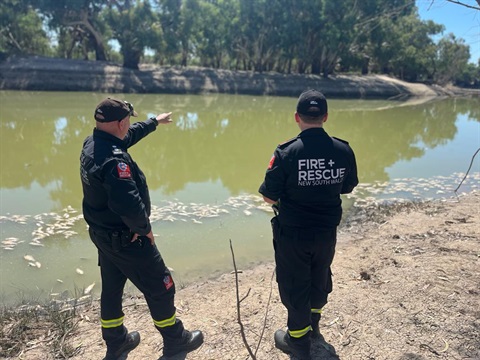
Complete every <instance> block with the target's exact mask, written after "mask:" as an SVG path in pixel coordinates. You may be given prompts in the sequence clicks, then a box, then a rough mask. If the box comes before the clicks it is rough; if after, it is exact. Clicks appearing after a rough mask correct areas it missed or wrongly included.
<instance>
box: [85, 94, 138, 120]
mask: <svg viewBox="0 0 480 360" xmlns="http://www.w3.org/2000/svg"><path fill="white" fill-rule="evenodd" d="M127 115H130V116H138V114H137V112H136V111H135V110H133V105H132V104H130V103H129V102H126V101H122V100H116V99H111V98H106V99H105V100H103V101H102V102H101V103H100V104H98V105H97V107H96V109H95V114H94V118H95V120H97V121H98V122H104V123H105V122H112V121H120V120H123V119H124V118H125V117H126V116H127Z"/></svg>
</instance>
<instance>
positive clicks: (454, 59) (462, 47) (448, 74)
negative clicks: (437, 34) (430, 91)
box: [436, 34, 470, 84]
mask: <svg viewBox="0 0 480 360" xmlns="http://www.w3.org/2000/svg"><path fill="white" fill-rule="evenodd" d="M469 58H470V47H469V46H468V45H466V44H465V41H464V40H463V39H458V38H456V37H455V35H453V34H448V35H447V36H445V37H443V38H442V39H440V41H439V42H438V67H437V73H436V81H437V82H438V83H439V84H447V83H449V82H454V81H455V79H456V78H459V77H460V76H461V74H462V72H463V71H464V70H465V69H467V66H468V59H469Z"/></svg>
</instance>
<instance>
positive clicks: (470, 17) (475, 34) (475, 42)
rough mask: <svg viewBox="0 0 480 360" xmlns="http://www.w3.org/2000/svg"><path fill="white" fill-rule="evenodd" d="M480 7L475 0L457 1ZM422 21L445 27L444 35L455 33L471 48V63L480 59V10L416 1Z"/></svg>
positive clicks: (432, 0) (443, 0)
mask: <svg viewBox="0 0 480 360" xmlns="http://www.w3.org/2000/svg"><path fill="white" fill-rule="evenodd" d="M456 1H459V2H462V3H464V4H468V5H471V6H474V7H476V8H478V7H479V5H478V3H477V2H476V1H475V0H456ZM416 4H417V7H418V12H419V15H420V19H422V20H432V21H434V22H435V23H437V24H442V25H444V26H445V31H444V33H443V35H447V34H448V33H453V34H454V35H455V37H457V38H462V39H463V40H465V43H466V44H467V45H469V46H470V62H472V63H474V64H478V59H479V58H480V10H475V9H470V8H467V7H465V6H462V5H459V4H453V3H451V2H449V1H447V0H416Z"/></svg>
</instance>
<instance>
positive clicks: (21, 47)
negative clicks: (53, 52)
mask: <svg viewBox="0 0 480 360" xmlns="http://www.w3.org/2000/svg"><path fill="white" fill-rule="evenodd" d="M49 43H50V40H49V39H48V37H47V34H46V32H45V30H44V29H43V27H42V18H41V16H40V14H39V13H37V12H36V11H35V10H34V9H32V8H31V7H30V6H28V4H27V3H26V2H25V1H20V0H4V1H2V2H1V3H0V53H4V54H5V55H13V54H35V55H49V53H50V51H49V50H50V46H49Z"/></svg>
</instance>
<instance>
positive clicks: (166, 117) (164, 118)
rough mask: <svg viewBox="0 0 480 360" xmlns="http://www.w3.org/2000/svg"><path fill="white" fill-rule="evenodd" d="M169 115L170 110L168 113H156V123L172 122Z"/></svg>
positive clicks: (170, 113)
mask: <svg viewBox="0 0 480 360" xmlns="http://www.w3.org/2000/svg"><path fill="white" fill-rule="evenodd" d="M170 115H172V112H171V111H170V112H168V113H163V114H159V115H157V121H158V124H169V123H171V122H172V118H171V117H170Z"/></svg>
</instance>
